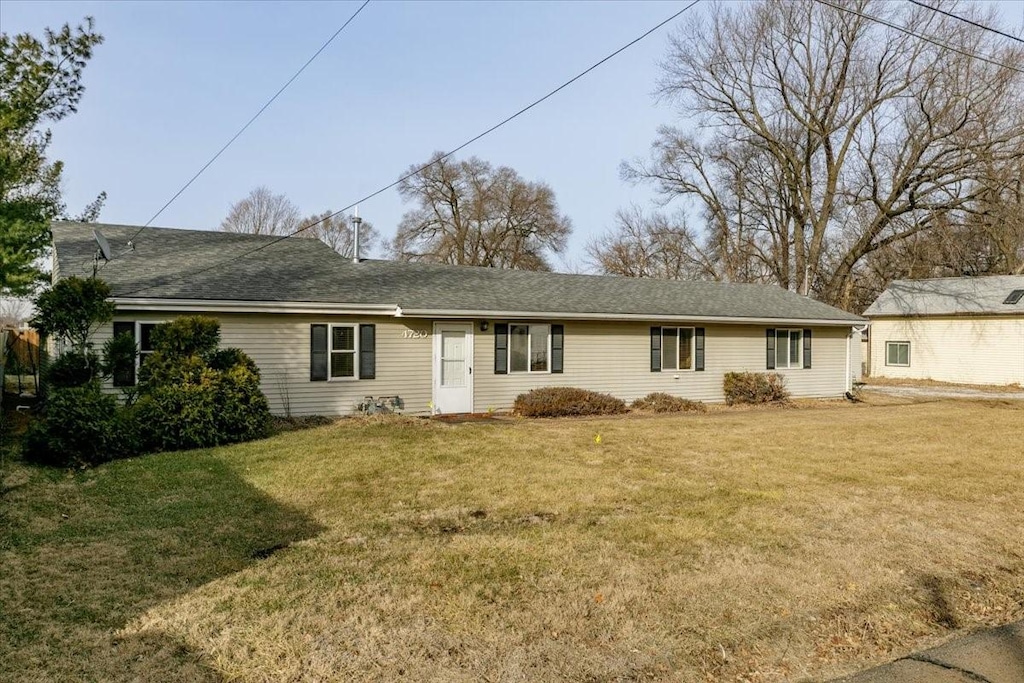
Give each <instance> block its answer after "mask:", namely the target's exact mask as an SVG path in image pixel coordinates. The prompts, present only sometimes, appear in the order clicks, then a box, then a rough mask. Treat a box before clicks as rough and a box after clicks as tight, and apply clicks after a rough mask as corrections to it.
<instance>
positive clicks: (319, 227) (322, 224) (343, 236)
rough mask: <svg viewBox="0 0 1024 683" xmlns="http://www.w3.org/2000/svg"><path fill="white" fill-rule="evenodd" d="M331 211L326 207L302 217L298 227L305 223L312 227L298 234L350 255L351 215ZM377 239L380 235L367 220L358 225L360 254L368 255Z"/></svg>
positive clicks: (302, 226) (352, 234) (352, 235)
mask: <svg viewBox="0 0 1024 683" xmlns="http://www.w3.org/2000/svg"><path fill="white" fill-rule="evenodd" d="M333 213H334V212H333V211H331V210H330V209H328V210H327V211H324V212H323V213H319V214H313V215H312V216H308V217H306V218H303V219H302V220H301V221H299V227H300V228H305V227H306V226H307V225H312V227H310V228H308V229H306V230H303V231H302V232H300V233H299V234H300V235H302V236H303V237H315V238H317V239H319V240H320V241H321V242H323V243H324V244H326V245H327V246H329V247H330V248H331V249H333V250H334V251H336V252H338V253H339V254H341V255H342V256H347V257H351V256H352V248H353V237H354V232H353V229H352V217H351V216H348V215H346V214H340V215H337V216H333V215H332V214H333ZM379 241H380V235H379V234H378V233H377V229H376V228H374V227H373V224H372V223H370V222H369V221H363V222H362V224H361V225H360V226H359V254H360V256H361V257H366V256H369V255H370V254H371V253H372V252H373V250H374V249H375V248H376V246H377V243H378V242H379Z"/></svg>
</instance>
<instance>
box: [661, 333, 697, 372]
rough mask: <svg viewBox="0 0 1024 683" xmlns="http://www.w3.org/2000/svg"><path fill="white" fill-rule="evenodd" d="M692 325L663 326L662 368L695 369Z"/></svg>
mask: <svg viewBox="0 0 1024 683" xmlns="http://www.w3.org/2000/svg"><path fill="white" fill-rule="evenodd" d="M693 332H694V328H692V327H663V328H661V369H662V370H693V350H694V349H693V338H694V334H693Z"/></svg>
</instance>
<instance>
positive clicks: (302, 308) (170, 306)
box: [113, 297, 867, 327]
mask: <svg viewBox="0 0 1024 683" xmlns="http://www.w3.org/2000/svg"><path fill="white" fill-rule="evenodd" d="M113 300H114V303H115V304H116V305H117V306H118V307H119V308H124V309H145V310H151V311H173V312H185V311H209V312H211V313H305V314H313V315H318V314H324V313H332V314H335V315H381V316H393V317H396V318H445V319H466V318H478V319H479V318H483V319H495V318H497V319H502V320H593V321H627V322H629V321H636V322H648V321H652V320H654V321H664V322H717V323H723V324H732V325H816V326H823V327H824V326H828V327H850V326H852V325H864V324H866V323H867V321H866V320H863V319H857V320H830V319H827V318H820V319H819V318H769V317H757V318H744V317H736V316H715V315H657V314H647V313H570V312H566V311H502V310H459V309H433V308H403V307H401V306H399V305H397V304H348V303H321V302H315V301H233V300H219V299H163V298H155V297H151V298H146V297H114V298H113Z"/></svg>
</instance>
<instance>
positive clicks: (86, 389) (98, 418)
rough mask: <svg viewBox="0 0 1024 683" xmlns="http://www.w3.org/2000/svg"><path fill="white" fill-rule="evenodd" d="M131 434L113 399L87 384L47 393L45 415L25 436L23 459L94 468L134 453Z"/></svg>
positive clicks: (96, 386)
mask: <svg viewBox="0 0 1024 683" xmlns="http://www.w3.org/2000/svg"><path fill="white" fill-rule="evenodd" d="M133 434H134V429H132V428H131V427H130V426H128V425H125V423H124V421H123V417H122V415H121V413H120V411H119V410H118V407H117V401H116V400H115V399H114V397H113V396H109V395H107V394H103V393H102V392H101V391H100V388H99V383H98V382H90V383H88V384H86V385H84V386H78V387H63V388H59V389H54V390H53V391H52V392H51V393H50V396H49V398H48V399H47V401H46V414H45V415H44V416H43V417H42V418H41V419H39V420H37V421H36V422H35V423H33V424H32V425H31V426H30V427H29V429H28V431H27V432H26V434H25V441H24V446H25V448H24V452H25V457H26V459H28V460H31V461H33V462H37V463H40V464H43V465H53V466H57V467H73V466H78V465H97V464H99V463H101V462H106V461H107V460H113V459H115V458H121V457H126V456H129V455H133V454H134V453H135V452H137V445H138V444H137V443H136V442H135V440H134V438H133V436H132V435H133Z"/></svg>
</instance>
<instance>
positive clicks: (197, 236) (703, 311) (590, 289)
mask: <svg viewBox="0 0 1024 683" xmlns="http://www.w3.org/2000/svg"><path fill="white" fill-rule="evenodd" d="M93 228H99V230H100V231H101V232H102V233H103V234H104V235H105V236H106V237H107V239H108V240H109V241H110V243H111V245H112V247H113V251H114V253H115V254H121V253H123V255H122V256H119V257H117V258H115V259H114V260H112V261H111V262H110V263H108V264H106V265H105V266H103V267H102V268H101V270H100V277H102V278H103V279H104V280H106V281H107V282H108V283H110V285H111V287H112V289H113V291H114V296H115V297H126V296H132V297H146V298H166V299H215V300H231V301H268V302H309V303H338V304H386V305H396V306H401V307H402V308H403V309H405V310H425V309H429V310H437V311H439V310H445V311H474V312H481V311H506V312H511V311H515V312H521V313H527V312H531V313H573V314H598V315H607V316H609V317H614V316H616V315H643V316H651V317H652V318H655V317H658V316H707V317H730V318H758V319H764V318H772V319H774V318H778V319H784V320H823V321H836V322H843V321H846V322H851V323H856V322H863V319H862V318H859V317H858V316H855V315H853V314H850V313H846V312H845V311H841V310H839V309H837V308H833V307H831V306H827V305H825V304H823V303H820V302H818V301H815V300H813V299H809V298H807V297H803V296H800V295H798V294H794V293H793V292H787V291H785V290H783V289H781V288H779V287H775V286H770V285H750V284H726V283H717V282H680V281H669V280H651V279H634V278H624V277H611V276H597V275H566V274H561V273H535V272H525V271H514V270H500V269H495V268H476V267H467V266H446V265H433V264H422V263H402V262H392V261H376V260H366V261H363V262H361V263H358V264H356V263H352V262H351V261H350V260H349V259H346V258H343V257H341V256H339V255H338V254H336V253H335V252H334V251H332V250H331V249H330V248H329V247H327V246H326V245H324V244H322V243H320V242H319V241H317V240H314V239H299V238H294V239H287V240H283V241H281V242H279V243H277V244H275V245H273V246H271V247H268V248H266V249H264V250H262V251H260V252H257V253H256V254H253V255H251V256H247V257H245V258H239V259H237V260H233V261H229V262H227V263H226V264H224V265H223V266H220V267H217V268H215V269H213V270H209V271H207V272H204V273H200V274H198V275H190V274H192V273H195V272H196V271H199V270H202V269H203V268H207V267H209V266H212V265H214V264H216V263H219V262H221V261H224V260H225V259H229V258H230V257H231V256H232V255H238V256H240V255H241V254H242V253H243V252H246V251H249V250H251V249H252V248H253V247H255V246H259V245H260V244H266V243H267V242H268V241H269V240H270V239H272V238H268V237H261V236H254V235H236V234H230V233H223V232H211V231H201V230H175V229H168V228H147V229H146V230H145V231H143V232H142V234H141V235H139V237H138V238H137V239H136V240H135V250H134V251H127V250H126V247H125V244H126V242H127V240H128V239H129V238H130V237H131V236H132V235H133V234H134V233H135V231H136V230H137V229H138V228H136V227H132V226H118V225H102V224H101V225H97V224H85V223H56V224H54V226H53V239H54V246H55V252H56V257H57V260H58V268H59V273H60V275H61V276H67V275H71V274H77V275H89V274H90V273H91V272H92V258H93V254H94V253H95V243H94V242H93V238H92V230H93Z"/></svg>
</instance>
